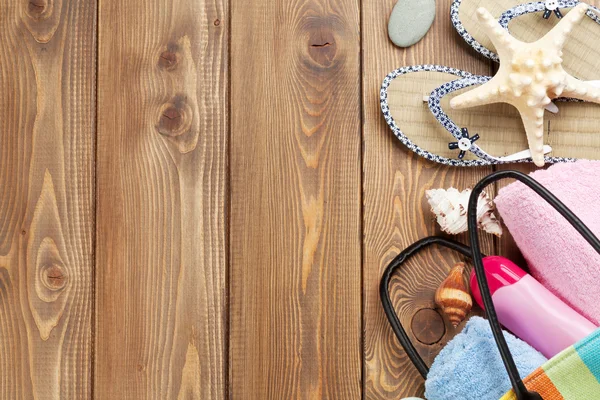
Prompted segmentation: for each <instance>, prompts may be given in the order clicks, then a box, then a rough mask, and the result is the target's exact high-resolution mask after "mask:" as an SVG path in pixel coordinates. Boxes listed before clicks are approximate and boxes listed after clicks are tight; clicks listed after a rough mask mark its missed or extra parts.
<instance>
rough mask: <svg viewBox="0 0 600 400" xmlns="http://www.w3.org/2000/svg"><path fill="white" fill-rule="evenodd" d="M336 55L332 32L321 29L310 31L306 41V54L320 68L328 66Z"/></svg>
mask: <svg viewBox="0 0 600 400" xmlns="http://www.w3.org/2000/svg"><path fill="white" fill-rule="evenodd" d="M336 53H337V45H336V41H335V37H334V35H333V32H332V31H331V30H329V29H325V28H323V27H318V28H316V29H313V30H311V32H310V34H309V39H308V54H309V55H310V58H312V59H313V60H314V61H315V62H316V63H318V64H319V65H321V66H329V65H331V63H332V62H333V60H334V58H335V55H336Z"/></svg>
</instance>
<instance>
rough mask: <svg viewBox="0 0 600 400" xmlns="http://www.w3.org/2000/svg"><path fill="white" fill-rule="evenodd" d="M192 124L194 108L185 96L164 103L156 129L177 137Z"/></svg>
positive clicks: (161, 132)
mask: <svg viewBox="0 0 600 400" xmlns="http://www.w3.org/2000/svg"><path fill="white" fill-rule="evenodd" d="M191 124H192V110H191V108H190V106H189V104H188V103H187V101H186V98H185V97H184V96H175V98H174V99H173V100H172V101H170V102H168V103H166V104H163V106H162V107H161V109H160V115H159V117H158V123H157V124H156V129H157V130H158V132H159V133H160V134H162V135H165V136H169V137H177V136H180V135H181V134H183V133H185V132H187V131H188V130H189V129H190V127H191Z"/></svg>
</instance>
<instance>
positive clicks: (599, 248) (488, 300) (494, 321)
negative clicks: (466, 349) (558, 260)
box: [467, 171, 600, 400]
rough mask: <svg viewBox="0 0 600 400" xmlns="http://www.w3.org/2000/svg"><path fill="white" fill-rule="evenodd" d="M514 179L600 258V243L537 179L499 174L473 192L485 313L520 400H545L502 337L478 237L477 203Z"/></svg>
mask: <svg viewBox="0 0 600 400" xmlns="http://www.w3.org/2000/svg"><path fill="white" fill-rule="evenodd" d="M507 178H512V179H516V180H518V181H520V182H522V183H524V184H525V185H526V186H528V187H529V188H531V189H532V190H533V191H534V192H536V193H537V194H538V195H539V196H540V197H541V198H542V199H544V200H545V201H546V202H547V203H549V204H550V205H551V206H552V207H553V208H554V209H555V210H556V211H558V212H559V214H561V215H562V216H563V217H564V218H565V219H566V220H567V221H568V222H569V223H570V224H571V225H572V226H573V227H574V228H575V229H576V230H577V232H579V234H581V236H583V238H584V239H585V240H586V241H587V242H588V243H589V244H590V245H591V246H592V247H593V248H594V250H596V252H597V253H598V254H600V241H599V240H598V238H597V237H596V236H595V235H594V234H593V233H592V231H591V230H590V229H589V228H588V227H587V226H586V225H585V224H584V223H583V222H582V221H581V220H580V219H579V218H578V217H577V216H576V215H575V214H574V213H573V211H571V210H570V209H569V208H567V206H565V205H564V203H562V202H561V201H560V200H559V199H558V198H557V197H556V196H555V195H554V194H552V192H550V191H549V190H548V189H546V188H545V187H544V186H542V185H541V184H539V183H538V182H537V181H536V180H535V179H533V178H531V177H530V176H528V175H525V174H523V173H521V172H518V171H497V172H494V173H492V174H490V175H488V176H487V177H485V178H483V179H482V180H481V181H480V182H479V183H478V184H477V185H475V187H474V188H473V192H471V197H470V199H469V208H468V213H467V218H468V226H469V241H470V244H471V251H472V253H473V257H472V258H473V264H474V267H475V274H476V275H477V282H478V283H479V289H480V291H481V297H482V299H483V304H484V305H485V310H486V313H487V317H488V321H489V323H490V327H491V328H492V333H493V334H494V339H495V340H496V344H497V345H498V349H499V350H500V356H501V357H502V361H503V362H504V366H505V368H506V371H507V372H508V376H509V378H510V382H511V384H512V387H513V390H514V392H515V394H516V396H517V399H519V400H529V399H541V396H540V395H539V394H538V393H534V392H530V391H528V390H527V389H526V387H525V384H524V383H523V380H522V379H521V377H520V376H519V372H518V370H517V367H516V365H515V362H514V359H513V357H512V355H511V354H510V350H509V349H508V345H507V344H506V339H504V335H503V334H502V329H501V328H500V323H499V322H498V316H497V315H496V309H495V308H494V303H493V301H492V295H491V294H490V290H489V287H488V283H487V279H486V276H485V271H484V268H483V256H482V254H481V249H480V243H479V236H478V235H477V201H478V198H479V195H480V194H481V193H482V192H483V189H485V188H486V187H487V186H488V185H490V184H492V183H494V182H497V181H499V180H501V179H507Z"/></svg>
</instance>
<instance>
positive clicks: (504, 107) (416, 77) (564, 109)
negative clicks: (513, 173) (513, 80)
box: [382, 27, 600, 166]
mask: <svg viewBox="0 0 600 400" xmlns="http://www.w3.org/2000/svg"><path fill="white" fill-rule="evenodd" d="M598 28H599V29H600V27H598ZM427 67H437V66H425V68H421V67H420V66H415V67H414V68H415V69H419V72H411V73H398V71H400V70H403V68H401V69H399V70H396V71H394V72H392V73H391V74H390V75H388V77H387V78H386V81H384V85H383V87H382V110H383V112H384V115H385V116H386V120H387V122H388V125H390V127H391V128H392V131H394V133H395V134H396V136H397V137H398V138H399V139H400V140H401V141H402V142H403V143H404V144H405V145H406V146H407V147H409V148H410V149H411V150H413V151H415V152H417V153H418V154H419V155H422V156H423V157H426V158H429V159H431V160H432V161H437V162H440V163H443V164H450V165H458V166H477V165H490V164H499V163H502V162H483V161H482V160H481V159H480V158H479V157H477V156H476V155H474V154H473V153H471V152H467V153H466V155H465V157H464V158H463V159H462V160H458V154H459V152H458V150H456V149H453V150H452V149H450V148H449V146H448V145H449V143H451V142H456V141H457V140H456V138H455V137H454V136H453V135H452V134H451V133H450V132H449V131H448V130H447V129H446V128H445V127H444V126H443V125H442V124H441V123H440V121H438V119H436V117H435V115H434V114H433V113H432V111H431V110H430V108H429V107H428V103H427V102H426V101H424V97H427V96H429V94H430V93H431V92H432V91H433V90H434V89H436V88H438V87H440V86H441V85H443V84H444V83H447V82H452V81H456V80H457V79H461V77H460V76H456V75H455V74H452V73H444V72H439V71H438V70H428V69H431V68H427ZM434 69H437V68H434ZM470 89H472V87H471V88H466V89H461V90H457V91H455V92H452V93H449V94H447V95H446V96H444V97H442V98H441V101H440V104H439V106H440V107H441V109H442V110H443V111H444V113H446V114H447V116H448V118H449V119H450V120H452V121H453V122H454V123H455V124H456V125H457V126H458V127H461V128H462V127H465V128H467V129H468V131H469V133H470V135H471V136H473V135H475V134H478V135H479V139H478V140H477V142H476V143H475V144H476V145H477V146H479V147H480V148H481V150H483V151H484V152H486V153H487V154H489V155H491V156H494V157H507V156H510V155H513V154H515V153H520V152H522V151H524V150H527V149H528V143H527V137H526V134H525V129H524V128H523V123H522V120H521V117H520V115H519V113H518V112H517V110H516V109H515V108H514V107H512V106H510V105H508V104H491V105H486V106H481V107H474V108H471V109H466V110H453V109H452V108H451V107H450V104H449V103H450V100H451V99H452V98H453V97H455V96H457V95H459V94H461V93H464V92H466V91H468V90H470ZM557 105H558V107H559V109H560V111H559V113H558V114H556V115H554V114H551V113H550V112H546V120H545V122H544V131H545V135H544V142H545V143H546V144H548V145H550V146H551V147H552V150H553V151H552V153H551V154H549V155H548V156H550V157H551V159H548V160H547V162H550V163H552V162H560V161H564V160H563V158H580V159H598V158H600V107H599V106H598V105H596V104H589V103H567V102H558V103H557ZM573 132H577V133H576V134H573ZM421 150H422V151H421ZM429 154H433V155H434V156H435V157H430V156H429ZM523 161H524V160H522V161H521V162H523Z"/></svg>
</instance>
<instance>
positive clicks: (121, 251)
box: [95, 0, 229, 399]
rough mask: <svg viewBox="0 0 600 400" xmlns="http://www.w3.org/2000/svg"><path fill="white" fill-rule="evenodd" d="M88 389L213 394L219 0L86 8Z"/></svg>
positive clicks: (219, 281) (220, 251)
mask: <svg viewBox="0 0 600 400" xmlns="http://www.w3.org/2000/svg"><path fill="white" fill-rule="evenodd" d="M99 13H100V15H99V24H100V30H99V79H98V92H99V98H98V110H99V115H98V181H97V182H98V216H97V220H98V240H97V266H98V273H97V288H98V293H97V327H98V333H97V339H96V354H97V363H96V367H95V378H96V381H95V397H96V398H99V399H115V398H131V399H219V398H225V397H226V377H227V357H226V352H227V346H226V294H227V290H226V269H227V266H226V253H225V252H226V233H225V232H226V221H225V205H226V197H227V194H226V193H227V192H226V191H227V148H228V135H227V110H226V109H227V75H228V74H227V71H228V59H227V53H228V44H227V35H228V34H227V31H228V25H229V23H228V20H227V16H228V2H227V1H226V0H194V1H187V0H175V1H167V0H151V1H147V2H145V3H144V4H143V5H140V4H139V3H137V2H131V1H126V0H119V1H102V2H101V3H100V9H99Z"/></svg>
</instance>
